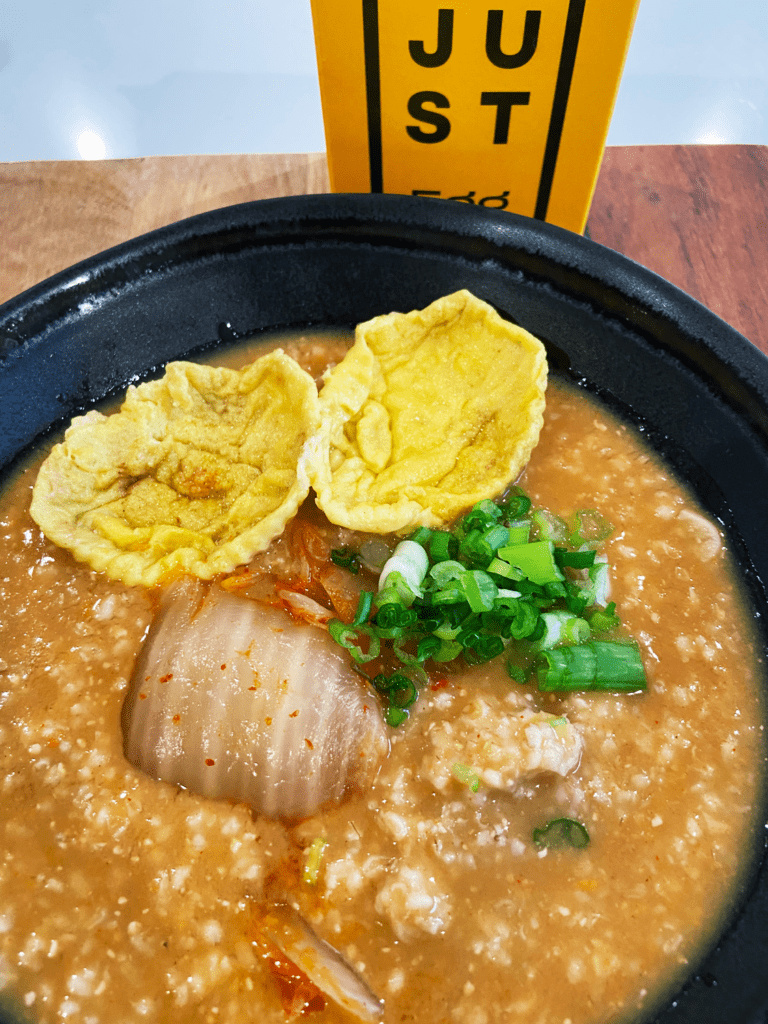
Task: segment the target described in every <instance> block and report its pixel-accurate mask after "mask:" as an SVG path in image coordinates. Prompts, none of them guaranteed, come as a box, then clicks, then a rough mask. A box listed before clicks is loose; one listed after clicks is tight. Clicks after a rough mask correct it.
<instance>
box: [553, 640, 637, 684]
mask: <svg viewBox="0 0 768 1024" xmlns="http://www.w3.org/2000/svg"><path fill="white" fill-rule="evenodd" d="M535 667H536V672H537V675H538V680H539V689H540V690H546V691H557V692H565V691H570V690H604V691H606V692H609V693H635V692H636V691H638V690H646V689H647V688H648V683H647V681H646V678H645V670H644V668H643V662H642V659H641V657H640V651H639V650H638V648H637V647H635V646H634V645H630V644H619V643H609V642H608V641H606V640H590V641H589V642H588V643H584V644H579V645H577V646H574V647H556V648H555V649H554V650H551V651H542V653H541V654H540V655H539V657H538V658H537V660H536V665H535Z"/></svg>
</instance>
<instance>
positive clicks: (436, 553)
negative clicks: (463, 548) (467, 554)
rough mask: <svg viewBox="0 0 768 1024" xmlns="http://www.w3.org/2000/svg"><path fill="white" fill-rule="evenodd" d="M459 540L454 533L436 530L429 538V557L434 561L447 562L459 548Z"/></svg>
mask: <svg viewBox="0 0 768 1024" xmlns="http://www.w3.org/2000/svg"><path fill="white" fill-rule="evenodd" d="M458 546H459V545H458V541H457V540H456V538H455V537H454V536H453V534H452V533H448V532H447V531H445V530H434V531H433V533H432V536H431V537H430V539H429V557H430V558H431V559H432V561H433V562H447V561H448V560H449V559H451V558H453V557H454V555H455V554H456V551H457V549H458Z"/></svg>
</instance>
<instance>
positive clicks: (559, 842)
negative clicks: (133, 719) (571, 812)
mask: <svg viewBox="0 0 768 1024" xmlns="http://www.w3.org/2000/svg"><path fill="white" fill-rule="evenodd" d="M533 841H534V843H535V844H536V845H537V846H541V847H543V848H546V849H550V850H552V849H557V848H558V847H564V846H571V847H573V848H574V849H576V850H582V849H583V848H584V847H585V846H588V845H589V832H587V830H586V827H585V826H584V825H582V823H581V822H580V821H576V819H575V818H552V820H551V821H548V822H547V823H546V825H541V826H540V827H539V828H535V829H534V830H533Z"/></svg>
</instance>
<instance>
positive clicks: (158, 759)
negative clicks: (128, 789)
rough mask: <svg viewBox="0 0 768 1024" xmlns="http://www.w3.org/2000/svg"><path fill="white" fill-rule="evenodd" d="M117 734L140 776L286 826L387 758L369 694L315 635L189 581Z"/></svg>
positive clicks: (275, 613)
mask: <svg viewBox="0 0 768 1024" xmlns="http://www.w3.org/2000/svg"><path fill="white" fill-rule="evenodd" d="M123 731H124V738H125V754H126V757H127V758H128V760H129V761H131V762H132V763H133V764H134V765H136V767H138V768H140V769H142V770H143V771H145V772H147V774H149V775H152V776H154V777H155V778H158V779H162V780H164V781H166V782H172V783H176V784H178V785H180V786H184V787H185V788H187V789H190V790H192V791H194V792H196V793H199V794H201V795H203V796H208V797H213V798H229V799H233V800H238V801H244V802H245V803H248V804H250V806H251V807H252V808H253V809H254V810H255V811H257V812H258V813H260V814H264V815H267V816H269V817H276V818H286V819H296V818H303V817H307V816H309V815H311V814H314V813H315V812H316V811H317V810H318V809H319V808H320V807H322V806H324V805H326V804H334V803H338V802H340V801H341V800H342V799H343V797H344V796H345V794H346V793H347V792H349V791H350V790H353V789H364V788H365V787H367V786H368V785H370V783H371V782H372V781H373V778H374V776H375V774H376V771H377V769H378V766H379V764H380V762H381V760H382V758H383V757H384V756H385V755H386V752H387V749H388V741H387V736H386V728H385V726H384V723H383V721H382V718H381V712H380V709H379V707H378V704H377V701H376V698H375V696H373V694H372V693H371V691H370V690H369V689H368V688H367V687H366V685H365V683H364V681H363V680H362V679H361V678H360V677H359V676H358V675H356V674H355V673H354V672H353V671H352V669H351V668H350V667H349V665H348V662H347V659H346V657H345V654H344V652H342V651H341V649H340V648H339V647H338V646H337V645H336V644H335V643H334V642H333V640H332V639H331V638H330V636H329V635H328V633H327V632H326V631H325V630H323V629H319V628H317V627H315V626H311V625H308V624H306V623H299V622H296V621H295V620H294V619H293V618H291V616H289V615H288V614H287V613H286V612H284V611H282V610H280V609H277V608H272V607H270V606H267V605H264V604H260V603H257V602H255V601H252V600H249V599H248V598H244V597H239V596H236V595H234V594H229V593H227V592H226V591H224V590H222V589H221V588H220V587H215V586H214V587H211V588H210V590H208V591H207V592H206V589H205V587H204V586H203V585H202V584H200V583H199V582H197V581H193V580H183V581H181V582H180V583H177V584H175V585H174V586H173V587H171V588H170V590H169V591H168V592H167V594H166V596H165V598H164V600H163V602H162V604H161V607H160V610H159V613H158V615H157V617H156V619H155V621H154V623H153V625H152V628H151V629H150V632H149V634H148V636H147V639H146V641H145V643H144V646H143V648H142V651H141V653H140V655H139V659H138V661H137V664H136V669H135V671H134V676H133V682H132V686H131V690H130V693H129V696H128V698H127V700H126V703H125V706H124V709H123Z"/></svg>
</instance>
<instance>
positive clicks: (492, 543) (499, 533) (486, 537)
mask: <svg viewBox="0 0 768 1024" xmlns="http://www.w3.org/2000/svg"><path fill="white" fill-rule="evenodd" d="M483 541H484V542H485V543H486V544H487V545H488V547H489V548H490V549H491V551H498V550H499V548H502V547H504V545H505V544H509V530H508V529H507V527H506V526H491V527H490V529H488V530H486V531H485V533H484V534H483Z"/></svg>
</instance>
